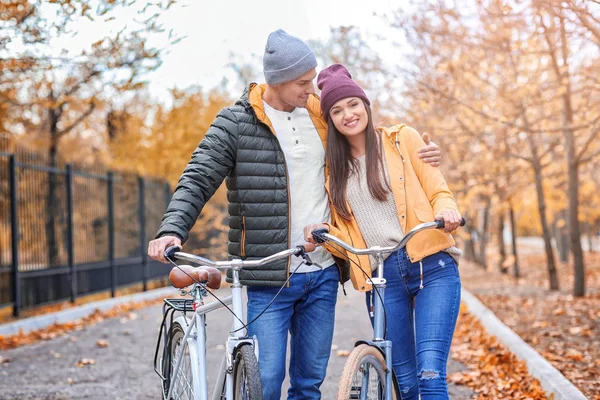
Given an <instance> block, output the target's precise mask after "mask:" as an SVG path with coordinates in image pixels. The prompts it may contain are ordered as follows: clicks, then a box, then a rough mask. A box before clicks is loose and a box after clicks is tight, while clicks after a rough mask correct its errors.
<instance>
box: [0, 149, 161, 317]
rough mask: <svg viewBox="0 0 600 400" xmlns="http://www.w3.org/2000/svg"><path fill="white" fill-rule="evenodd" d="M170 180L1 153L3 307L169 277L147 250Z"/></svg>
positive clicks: (26, 154)
mask: <svg viewBox="0 0 600 400" xmlns="http://www.w3.org/2000/svg"><path fill="white" fill-rule="evenodd" d="M170 194H171V192H170V189H169V185H168V183H166V182H165V181H163V180H158V179H151V178H145V177H141V176H136V175H132V174H125V173H115V172H110V171H107V170H105V169H103V168H98V167H94V168H90V167H81V166H76V165H71V164H65V163H62V162H60V161H57V160H52V161H51V160H50V158H49V157H48V156H47V155H44V154H39V153H31V152H27V151H23V150H17V151H16V152H15V153H14V154H8V153H2V152H0V307H3V306H10V305H12V306H13V314H14V315H15V316H18V315H19V313H20V311H21V310H22V309H24V308H29V307H33V306H36V305H40V304H44V303H51V302H56V301H64V300H71V301H75V299H76V298H77V296H80V295H84V294H91V293H95V292H100V291H107V290H110V292H111V294H112V295H113V296H114V295H115V291H116V289H117V288H118V287H122V286H127V285H130V284H133V283H140V282H141V283H143V287H144V290H146V285H147V282H148V281H149V280H150V279H153V278H158V277H166V276H167V274H168V271H169V267H168V266H166V265H164V264H160V263H158V262H154V261H153V260H149V259H148V257H147V255H146V247H147V243H148V241H149V240H151V239H152V238H153V236H154V234H155V233H156V230H157V229H158V225H159V223H160V219H161V217H162V214H163V212H164V210H165V208H166V205H167V203H168V201H169V198H170Z"/></svg>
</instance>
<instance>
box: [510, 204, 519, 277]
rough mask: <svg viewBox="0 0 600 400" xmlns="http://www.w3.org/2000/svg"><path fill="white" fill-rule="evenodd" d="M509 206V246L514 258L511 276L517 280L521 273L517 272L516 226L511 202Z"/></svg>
mask: <svg viewBox="0 0 600 400" xmlns="http://www.w3.org/2000/svg"><path fill="white" fill-rule="evenodd" d="M508 206H509V209H508V211H509V217H510V233H511V236H512V237H511V242H512V243H511V244H512V254H513V257H514V262H513V276H514V277H515V278H519V277H520V276H521V271H520V270H519V257H518V254H517V224H516V223H515V209H514V208H513V205H512V202H511V201H509V202H508Z"/></svg>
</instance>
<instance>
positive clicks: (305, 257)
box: [296, 245, 313, 265]
mask: <svg viewBox="0 0 600 400" xmlns="http://www.w3.org/2000/svg"><path fill="white" fill-rule="evenodd" d="M296 248H297V249H298V250H299V252H298V254H297V255H298V256H300V257H302V259H303V260H304V261H305V262H306V265H313V262H312V260H311V259H310V257H309V256H308V253H307V252H306V249H305V248H304V246H302V245H300V246H297V247H296Z"/></svg>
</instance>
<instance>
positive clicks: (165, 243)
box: [148, 236, 181, 264]
mask: <svg viewBox="0 0 600 400" xmlns="http://www.w3.org/2000/svg"><path fill="white" fill-rule="evenodd" d="M171 246H178V247H181V239H179V238H178V237H177V236H161V237H159V238H158V239H154V240H151V241H150V243H148V256H150V257H151V258H153V259H154V260H156V261H160V262H161V263H165V264H168V263H169V261H168V260H167V259H166V258H165V250H166V249H167V247H171Z"/></svg>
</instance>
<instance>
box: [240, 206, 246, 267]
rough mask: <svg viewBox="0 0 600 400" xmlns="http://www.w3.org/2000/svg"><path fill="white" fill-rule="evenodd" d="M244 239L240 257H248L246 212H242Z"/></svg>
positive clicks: (241, 243) (241, 241) (241, 242)
mask: <svg viewBox="0 0 600 400" xmlns="http://www.w3.org/2000/svg"><path fill="white" fill-rule="evenodd" d="M241 228H242V237H241V239H240V256H242V257H246V215H245V213H244V211H242V222H241Z"/></svg>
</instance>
